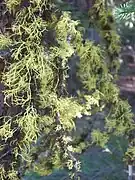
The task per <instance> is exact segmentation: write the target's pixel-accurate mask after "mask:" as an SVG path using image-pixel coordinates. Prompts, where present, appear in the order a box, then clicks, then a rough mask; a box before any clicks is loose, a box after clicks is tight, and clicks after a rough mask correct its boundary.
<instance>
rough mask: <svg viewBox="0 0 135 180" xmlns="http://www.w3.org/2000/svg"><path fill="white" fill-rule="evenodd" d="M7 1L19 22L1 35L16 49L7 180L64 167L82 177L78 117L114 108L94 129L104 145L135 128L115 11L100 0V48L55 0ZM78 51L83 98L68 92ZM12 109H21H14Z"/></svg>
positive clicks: (8, 96) (4, 163)
mask: <svg viewBox="0 0 135 180" xmlns="http://www.w3.org/2000/svg"><path fill="white" fill-rule="evenodd" d="M2 3H3V5H4V6H5V7H6V13H7V12H8V13H7V19H9V17H10V21H11V19H12V22H10V23H9V24H8V27H5V31H4V32H3V34H1V35H0V43H1V44H0V48H1V50H7V49H8V50H9V51H10V55H9V56H8V57H7V56H6V57H4V58H3V61H4V62H5V68H4V70H3V72H2V82H3V83H4V86H5V90H4V92H3V93H4V103H5V111H4V113H3V116H2V117H1V121H0V179H1V180H5V179H9V180H11V179H14V180H15V179H20V178H21V177H22V175H23V173H24V172H25V171H26V170H27V169H32V170H34V171H35V172H38V173H40V174H42V175H46V174H49V173H51V172H52V170H53V169H55V168H63V167H67V168H68V169H69V170H72V172H73V173H72V177H74V178H76V177H77V172H78V171H79V170H80V162H79V161H78V160H77V159H76V158H75V156H74V154H75V152H76V151H77V152H78V148H79V147H74V146H73V137H72V136H71V133H70V132H71V131H72V130H73V129H75V119H76V117H77V116H78V114H82V115H91V114H92V113H95V112H97V111H103V110H105V109H107V117H106V119H105V128H104V132H100V131H99V130H97V129H95V130H93V132H92V142H94V143H95V142H96V143H98V144H99V145H101V146H102V147H104V145H105V144H106V143H107V141H108V140H109V137H110V136H111V134H115V135H116V136H118V135H127V137H128V135H129V133H130V131H131V130H133V129H134V126H133V121H132V113H131V109H130V107H129V105H128V104H127V102H124V101H122V100H121V99H120V98H119V90H118V88H117V87H116V85H115V83H114V77H115V76H114V71H112V67H113V69H115V68H116V67H115V66H114V64H116V63H114V62H115V60H114V59H115V58H116V57H117V55H118V53H119V52H118V50H119V46H118V43H119V38H118V36H117V35H116V34H115V30H112V24H111V23H112V22H110V19H111V18H112V16H111V12H110V11H109V10H108V11H106V5H105V4H104V3H103V1H102V0H96V2H95V5H94V7H93V11H94V13H95V11H96V13H95V14H96V17H94V15H93V19H92V18H91V20H92V23H93V25H95V27H98V28H99V29H100V32H102V33H101V36H102V38H103V46H99V45H98V46H96V45H94V43H93V42H90V41H86V42H85V43H83V38H82V35H81V33H80V32H79V31H78V30H77V26H78V25H79V22H78V21H74V20H72V19H71V17H70V13H68V12H63V11H61V10H60V9H57V8H56V6H55V5H56V4H55V3H56V2H55V1H54V2H53V1H51V0H32V1H25V0H24V1H21V0H5V1H2ZM3 14H4V13H3ZM95 22H96V24H95ZM106 27H108V28H109V29H106ZM74 55H78V56H79V57H80V62H79V69H78V72H77V74H78V78H80V80H81V82H82V84H83V87H82V90H81V92H80V94H78V96H76V97H72V96H70V94H69V93H68V91H67V78H68V68H69V67H68V61H69V58H71V57H72V56H74ZM109 58H110V59H109ZM108 59H109V60H108ZM112 64H113V66H112ZM110 65H111V66H110ZM110 68H111V72H112V73H110ZM108 107H109V108H108ZM12 108H13V109H16V111H15V112H11V111H10V112H9V110H10V109H12ZM78 146H79V145H78ZM79 150H80V152H81V150H82V149H81V147H80V148H79Z"/></svg>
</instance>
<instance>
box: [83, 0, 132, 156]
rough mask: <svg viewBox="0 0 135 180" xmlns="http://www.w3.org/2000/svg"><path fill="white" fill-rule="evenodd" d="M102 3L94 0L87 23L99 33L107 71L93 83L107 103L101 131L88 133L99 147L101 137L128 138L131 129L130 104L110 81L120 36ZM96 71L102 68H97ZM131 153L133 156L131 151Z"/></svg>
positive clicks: (109, 12)
mask: <svg viewBox="0 0 135 180" xmlns="http://www.w3.org/2000/svg"><path fill="white" fill-rule="evenodd" d="M106 4H107V1H102V0H96V1H95V4H94V6H93V8H92V9H91V11H90V22H91V23H93V24H94V27H95V28H96V29H97V30H98V31H99V33H100V35H101V38H102V40H103V41H102V44H103V49H104V53H103V54H104V57H107V58H106V59H105V61H106V67H107V70H108V73H107V74H106V75H105V73H103V74H104V79H100V81H98V82H96V83H97V84H99V86H98V87H99V88H98V89H99V91H100V95H101V97H102V98H101V102H102V100H104V102H105V104H106V105H108V107H107V109H108V112H109V113H108V115H107V116H106V118H105V127H104V128H105V130H104V132H103V134H101V132H100V131H97V130H94V131H93V133H92V137H93V140H94V142H97V143H98V144H102V146H103V145H104V143H103V142H104V141H102V138H101V137H103V139H105V143H106V142H107V140H108V137H109V136H111V135H115V136H121V135H122V136H125V138H127V139H130V136H131V134H132V133H133V131H134V130H135V125H134V121H133V114H132V113H131V107H130V106H129V104H128V102H127V101H123V100H122V99H120V97H119V90H118V88H117V86H116V85H115V84H114V82H115V80H116V75H117V74H116V73H117V71H118V64H119V63H118V54H119V52H120V39H119V36H118V35H117V33H116V29H115V23H114V21H113V16H112V13H111V10H110V9H108V8H107V6H106ZM87 67H88V66H87ZM96 67H97V66H96ZM109 71H110V72H109ZM84 72H85V70H84ZM100 72H103V71H101V70H100ZM82 74H83V72H82ZM87 77H89V76H87ZM96 87H97V86H96ZM105 135H106V138H105ZM130 141H131V139H130ZM132 141H133V139H132ZM132 149H133V148H132ZM131 151H132V150H131ZM126 154H128V153H126ZM132 156H133V157H134V155H133V151H132Z"/></svg>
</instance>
